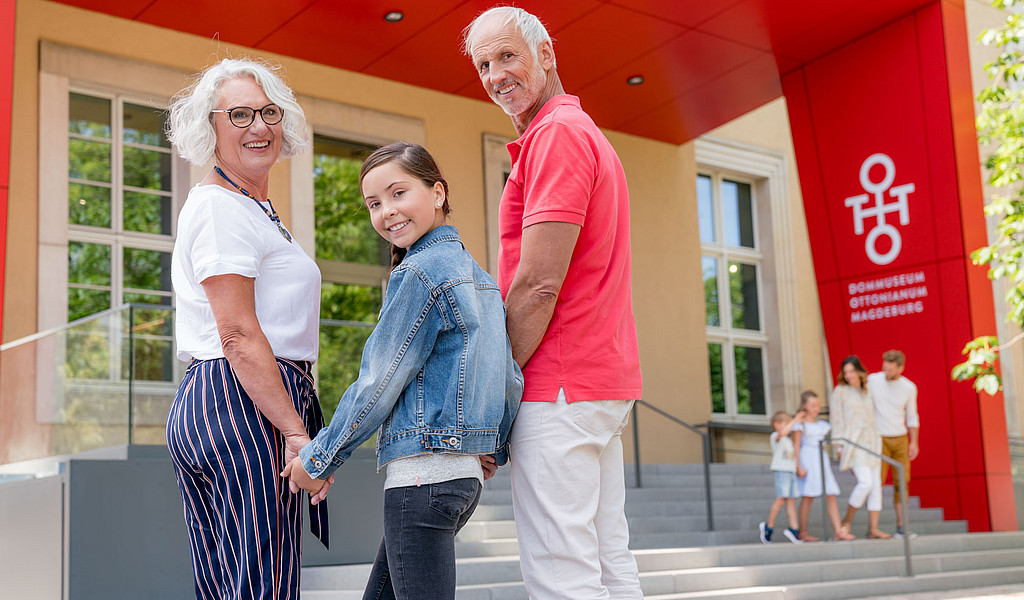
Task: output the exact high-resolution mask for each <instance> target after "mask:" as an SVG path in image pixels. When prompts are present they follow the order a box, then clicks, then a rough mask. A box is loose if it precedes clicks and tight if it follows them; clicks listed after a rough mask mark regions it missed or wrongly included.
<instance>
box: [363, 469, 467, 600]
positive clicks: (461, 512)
mask: <svg viewBox="0 0 1024 600" xmlns="http://www.w3.org/2000/svg"><path fill="white" fill-rule="evenodd" d="M481 489H482V488H481V486H480V481H479V480H477V479H472V478H471V479H453V480H452V481H442V482H440V483H431V484H427V485H422V486H409V487H400V488H392V489H389V490H385V491H384V539H383V540H382V541H381V543H380V549H379V550H377V558H376V560H374V561H373V569H371V570H370V579H369V581H368V582H367V583H366V591H365V592H364V593H363V600H392V599H395V600H427V599H429V600H445V599H446V598H447V599H451V600H454V598H455V534H456V533H458V532H459V530H460V529H462V526H463V525H465V524H466V521H468V520H469V517H471V516H472V515H473V511H474V510H476V505H477V503H478V502H479V501H480V490H481Z"/></svg>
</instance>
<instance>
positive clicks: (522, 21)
mask: <svg viewBox="0 0 1024 600" xmlns="http://www.w3.org/2000/svg"><path fill="white" fill-rule="evenodd" d="M492 15H498V16H500V17H502V21H501V24H502V26H505V25H508V24H510V23H511V24H514V25H515V26H516V30H517V31H518V32H519V35H521V36H523V41H525V42H526V45H527V46H529V47H530V52H531V53H532V54H533V59H534V60H537V48H538V47H540V45H541V44H542V43H544V42H547V43H549V44H552V45H553V42H552V40H551V35H549V34H548V30H547V28H546V27H544V24H543V23H541V22H540V19H538V18H537V17H536V16H534V15H532V14H530V13H528V12H526V11H525V10H523V9H521V8H516V7H515V6H495V7H493V8H489V9H487V10H485V11H484V12H482V13H480V14H479V15H477V17H476V18H475V19H473V22H472V23H470V24H469V25H467V26H466V28H465V29H463V30H462V52H463V53H464V54H465V55H466V56H468V57H470V58H473V45H472V40H473V33H474V32H475V31H476V27H477V25H478V24H479V23H480V21H481V20H483V19H484V18H485V17H490V16H492Z"/></svg>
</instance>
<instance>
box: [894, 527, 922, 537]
mask: <svg viewBox="0 0 1024 600" xmlns="http://www.w3.org/2000/svg"><path fill="white" fill-rule="evenodd" d="M892 537H894V538H896V539H898V540H902V539H903V538H904V537H909V538H910V539H914V538H916V537H917V534H916V533H914V532H913V531H911V532H910V533H907V532H906V531H904V530H903V528H902V527H897V528H896V531H895V532H893V534H892Z"/></svg>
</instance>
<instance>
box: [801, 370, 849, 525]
mask: <svg viewBox="0 0 1024 600" xmlns="http://www.w3.org/2000/svg"><path fill="white" fill-rule="evenodd" d="M800 410H801V411H803V412H804V413H806V415H807V416H805V417H804V421H803V423H797V424H796V425H794V426H793V443H794V444H795V445H796V447H797V448H798V450H797V455H796V475H797V477H799V478H800V495H801V496H803V499H802V500H800V539H801V540H803V541H805V542H817V541H820V538H818V537H815V536H813V535H811V534H810V532H808V531H807V521H808V519H809V518H810V516H811V504H812V503H813V502H814V499H815V498H817V497H819V496H821V493H822V488H825V490H824V492H825V506H826V508H827V512H828V518H829V520H830V521H831V522H832V531H833V532H834V535H835V539H837V540H852V539H854V538H855V537H856V536H854V535H852V534H850V533H847V532H846V531H845V530H843V528H842V524H841V522H840V521H839V506H838V505H837V504H836V496H838V495H839V484H838V483H836V474H835V473H834V472H833V471H832V461H831V460H830V459H829V457H828V454H827V453H826V452H825V450H824V449H823V448H822V447H821V441H822V440H824V439H825V436H827V435H828V432H829V431H831V430H832V426H831V425H830V424H829V423H828V421H819V420H818V414H819V413H821V399H820V398H818V395H817V394H816V393H814V392H812V391H811V390H806V391H804V392H803V393H802V394H800ZM823 466H824V468H823Z"/></svg>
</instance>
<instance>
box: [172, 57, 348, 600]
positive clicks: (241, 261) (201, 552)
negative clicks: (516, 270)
mask: <svg viewBox="0 0 1024 600" xmlns="http://www.w3.org/2000/svg"><path fill="white" fill-rule="evenodd" d="M310 137H311V136H310V129H309V125H308V124H307V123H306V118H305V115H304V113H303V112H302V108H301V107H299V105H298V103H297V102H296V101H295V95H294V94H293V93H292V91H291V90H290V89H289V88H288V86H287V85H285V83H284V81H283V80H282V79H281V78H280V77H279V76H278V75H277V73H276V69H275V68H273V67H269V66H267V65H266V64H263V63H261V62H254V61H250V60H232V59H226V60H222V61H221V62H219V63H217V64H215V65H213V66H212V67H210V68H208V69H206V70H205V71H204V72H203V73H202V74H201V75H200V76H199V77H198V78H197V79H196V81H195V82H194V83H193V84H192V85H191V86H189V87H188V88H187V89H185V90H184V91H182V92H181V93H180V94H179V95H178V96H177V97H176V99H175V100H174V102H173V103H172V105H171V107H170V119H169V124H168V138H169V139H170V140H171V142H172V143H173V144H174V146H175V148H176V150H177V152H178V153H179V154H180V155H181V156H182V158H185V159H186V160H188V161H189V162H191V163H192V164H194V165H206V164H208V163H209V162H210V160H211V159H213V161H214V166H213V168H212V169H211V170H210V172H209V173H208V174H207V175H206V176H205V177H204V178H203V180H202V181H201V182H200V183H199V184H198V185H196V186H195V187H194V188H192V190H191V191H190V192H189V195H188V200H187V201H186V202H185V205H184V207H183V208H182V210H181V214H180V215H179V217H178V231H177V239H176V241H175V244H174V254H173V258H172V267H171V275H172V282H173V284H174V291H175V294H176V299H177V321H176V323H175V341H176V342H177V352H178V357H179V358H180V359H182V360H188V361H191V364H190V365H189V368H188V371H187V372H186V374H185V377H184V379H183V380H182V382H181V385H180V386H179V388H178V393H177V395H176V396H175V398H174V402H173V403H172V405H171V410H170V414H169V416H168V418H167V446H168V448H169V450H170V453H171V457H172V459H173V462H174V467H175V472H176V473H177V477H178V486H179V488H180V490H181V496H182V500H183V502H184V508H185V523H186V525H187V526H188V533H189V543H190V545H191V549H192V563H193V567H194V568H193V573H194V575H195V589H196V598H200V599H214V598H216V599H225V598H254V599H255V598H278V597H281V598H285V597H289V598H297V597H298V590H299V572H300V566H301V542H302V537H301V526H302V506H301V502H300V499H301V498H300V496H299V494H295V493H292V492H291V491H289V486H288V485H285V484H284V483H283V479H282V478H281V477H280V473H281V471H282V469H283V467H284V465H285V464H287V463H288V461H289V460H290V459H291V458H293V457H295V456H296V455H297V454H298V451H299V449H300V448H302V447H303V446H304V445H306V444H307V443H309V441H310V436H312V435H315V434H316V433H317V431H319V429H320V428H321V427H322V426H323V415H322V413H321V412H320V405H319V402H318V401H317V398H316V393H315V391H314V388H313V378H312V375H311V367H312V364H313V362H314V361H315V360H316V358H317V348H318V328H319V312H320V271H319V269H318V268H317V266H316V263H314V262H313V260H312V259H311V258H310V257H309V256H308V255H307V254H306V253H305V252H303V251H302V249H301V248H300V247H299V245H298V244H297V243H295V241H294V240H293V239H292V236H291V234H290V233H289V232H288V229H287V228H286V227H285V226H284V224H283V223H282V222H281V219H280V218H279V217H278V215H277V212H276V211H275V210H274V206H273V204H271V202H270V198H268V197H267V193H268V189H269V178H270V169H271V167H273V165H274V163H276V162H277V161H278V159H279V158H284V157H289V156H293V155H295V154H298V153H301V152H304V151H307V150H308V149H309V147H310ZM327 487H328V486H327V485H325V486H324V488H325V489H324V490H321V491H320V492H319V493H318V494H317V495H316V496H314V497H313V498H312V499H311V500H312V502H313V503H314V504H316V505H317V506H315V507H311V510H310V519H311V521H312V523H311V527H312V529H313V533H314V534H317V536H318V537H320V539H321V541H322V542H323V543H324V545H325V546H326V545H327V521H326V516H327V515H326V503H325V502H320V501H321V500H323V498H324V497H325V496H326V488H327ZM300 493H301V492H300Z"/></svg>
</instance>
